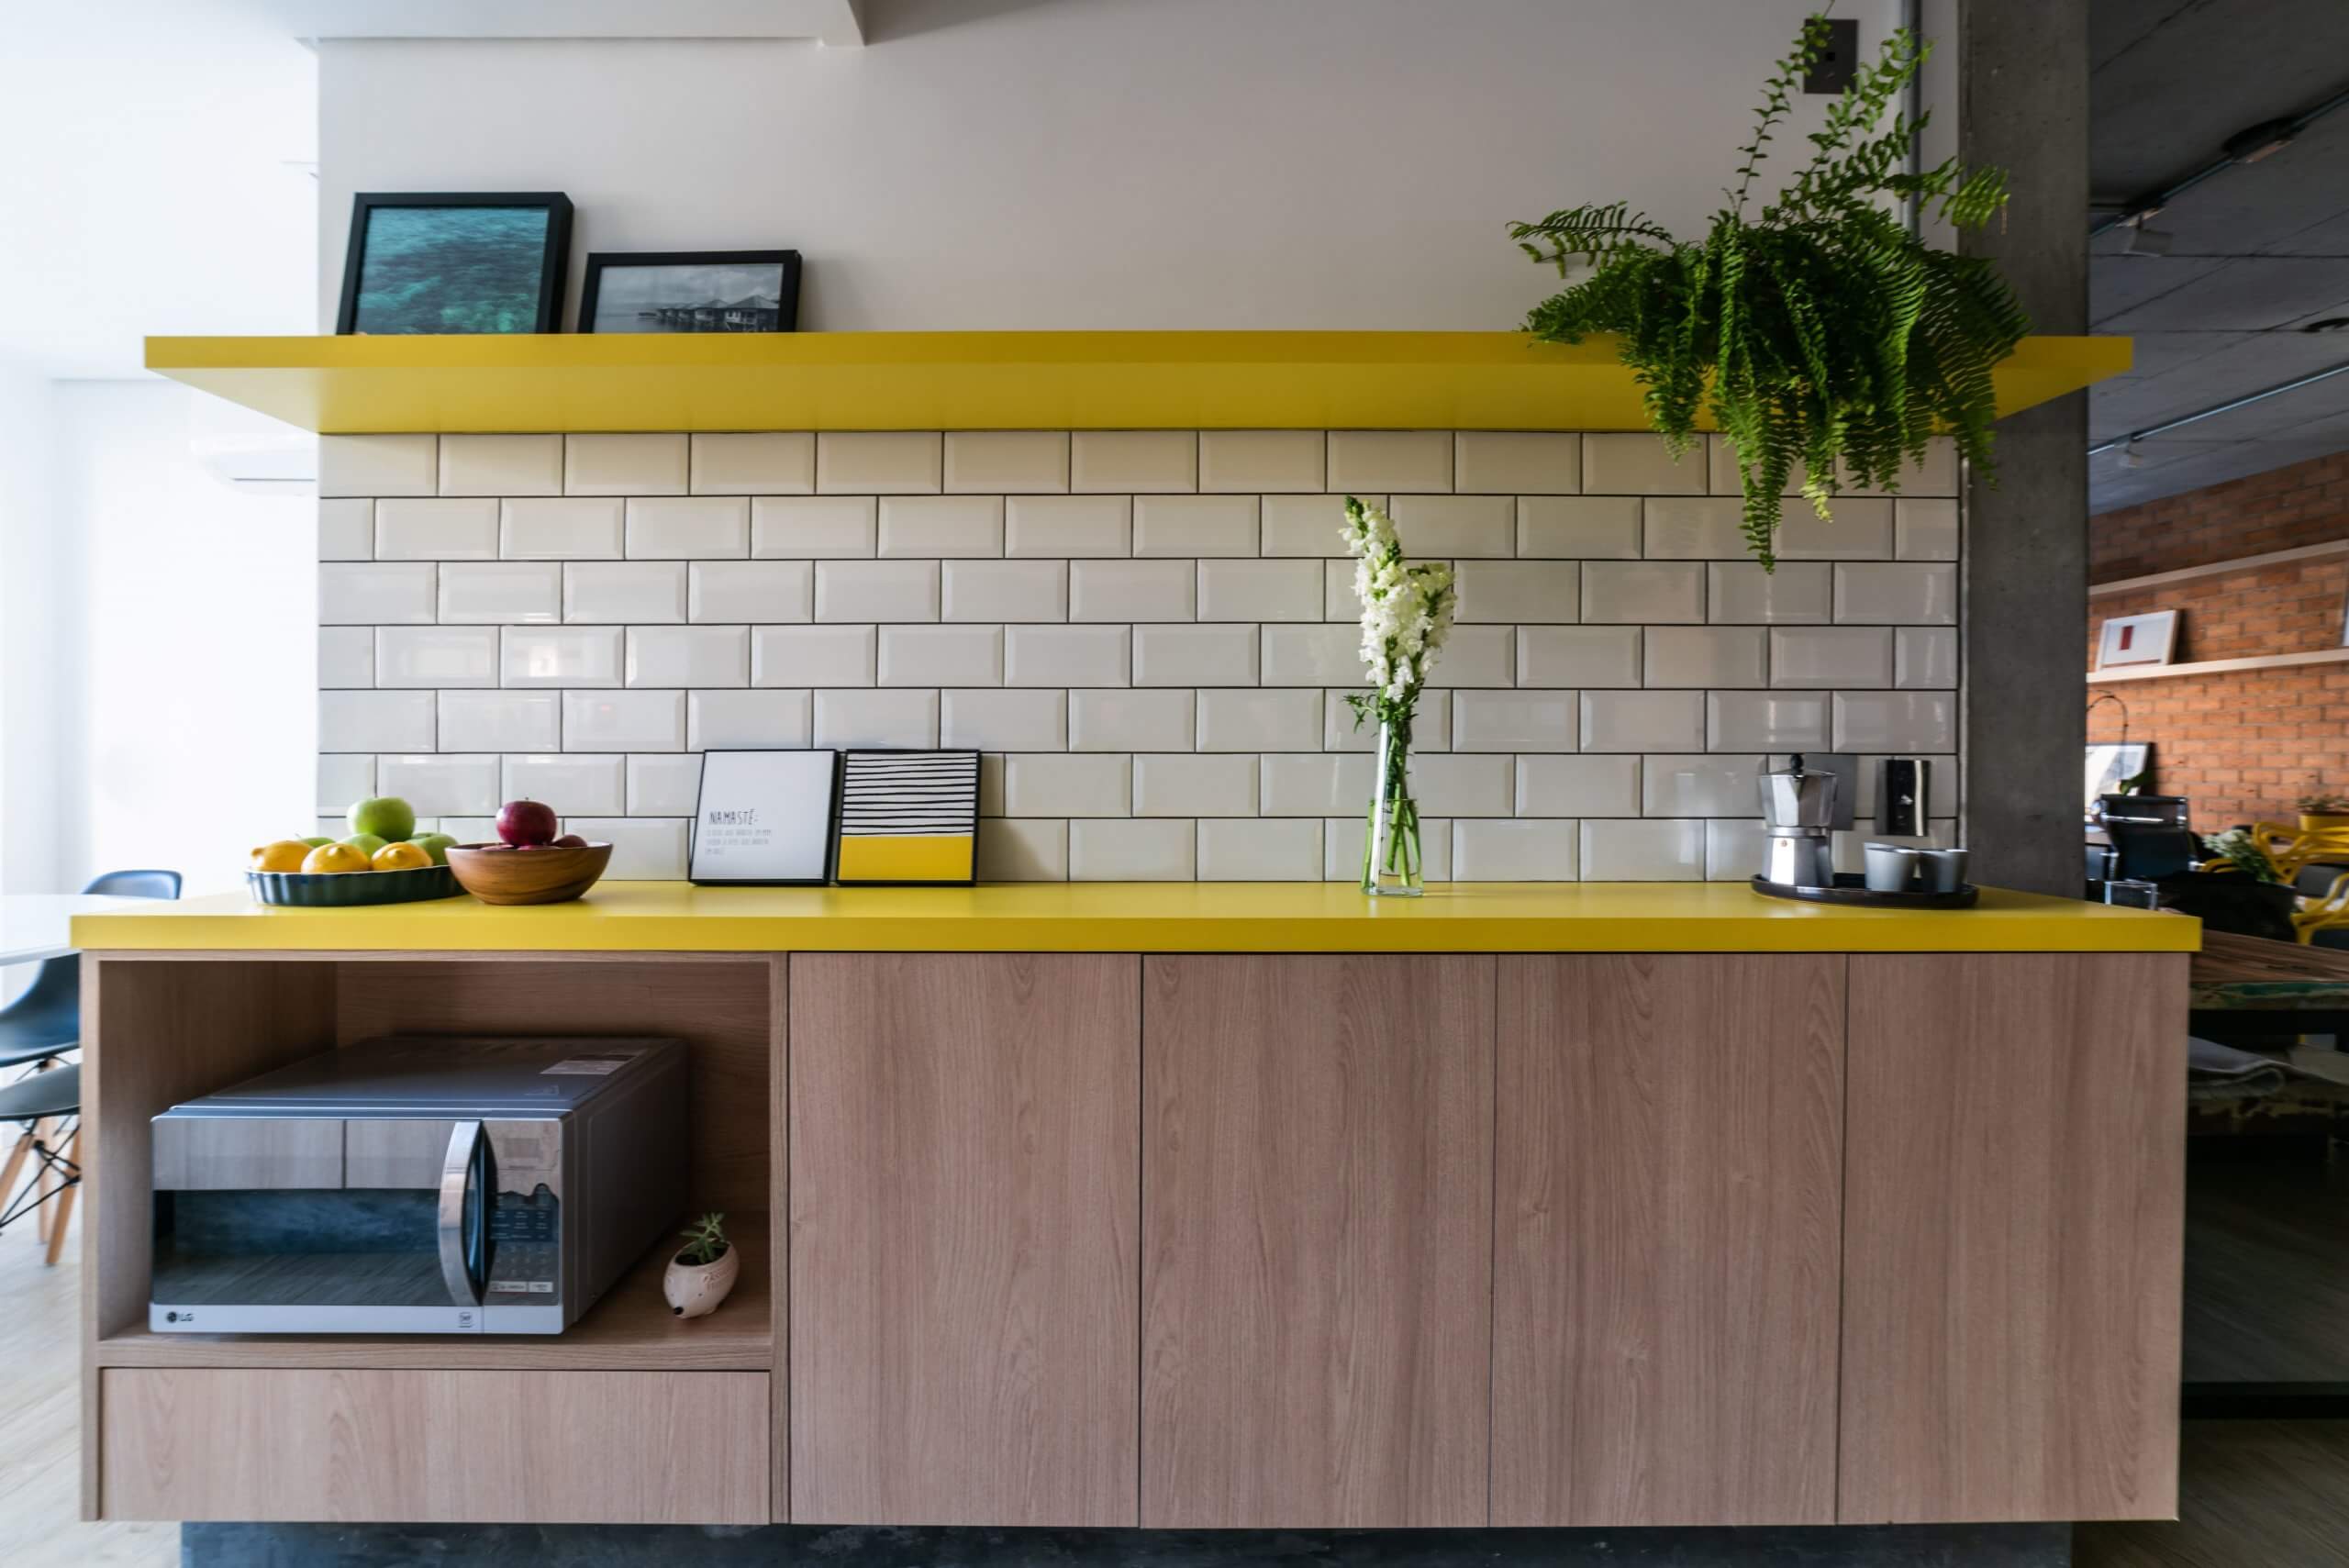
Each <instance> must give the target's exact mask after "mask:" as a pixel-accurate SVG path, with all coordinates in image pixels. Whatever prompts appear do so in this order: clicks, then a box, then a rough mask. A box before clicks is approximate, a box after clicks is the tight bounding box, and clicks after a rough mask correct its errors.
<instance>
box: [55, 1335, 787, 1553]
mask: <svg viewBox="0 0 2349 1568" xmlns="http://www.w3.org/2000/svg"><path fill="white" fill-rule="evenodd" d="M101 1377H102V1380H103V1381H102V1383H101V1385H100V1388H99V1410H100V1418H101V1422H102V1427H103V1429H102V1432H101V1433H100V1435H99V1438H98V1441H99V1444H100V1457H99V1466H100V1486H101V1491H100V1493H99V1507H100V1510H101V1517H103V1518H109V1519H251V1520H264V1519H304V1520H354V1521H358V1520H391V1521H402V1520H405V1521H416V1522H424V1523H460V1524H492V1523H540V1522H550V1523H552V1522H567V1523H584V1524H764V1523H765V1522H767V1520H768V1518H769V1517H770V1511H769V1507H768V1501H767V1483H768V1478H767V1433H768V1412H767V1376H766V1374H765V1373H756V1372H702V1373H651V1372H349V1371H346V1372H295V1371H287V1372H278V1371H266V1372H244V1371H210V1370H207V1371H180V1370H173V1371H160V1370H158V1371H150V1370H145V1369H135V1370H134V1369H113V1370H109V1371H107V1372H106V1373H102V1374H101Z"/></svg>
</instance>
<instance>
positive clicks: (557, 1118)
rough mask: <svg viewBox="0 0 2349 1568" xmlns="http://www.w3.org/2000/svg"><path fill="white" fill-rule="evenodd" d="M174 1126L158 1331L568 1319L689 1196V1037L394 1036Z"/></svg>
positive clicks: (169, 1122)
mask: <svg viewBox="0 0 2349 1568" xmlns="http://www.w3.org/2000/svg"><path fill="white" fill-rule="evenodd" d="M153 1140H154V1143H153V1152H154V1173H155V1182H154V1186H155V1200H154V1286H153V1291H152V1294H151V1296H150V1300H149V1305H148V1326H149V1327H150V1329H154V1330H156V1331H157V1332H159V1333H197V1334H205V1333H214V1334H217V1333H268V1334H340V1333H349V1334H559V1333H561V1332H562V1331H563V1329H567V1328H569V1327H570V1326H571V1325H572V1324H573V1323H574V1322H576V1321H577V1320H578V1318H579V1316H580V1315H581V1314H582V1313H584V1312H585V1311H586V1310H587V1308H588V1307H592V1306H593V1305H595V1302H596V1298H597V1297H598V1296H601V1295H602V1294H603V1293H604V1291H605V1290H606V1289H607V1288H608V1287H609V1286H610V1285H611V1284H612V1282H613V1281H614V1280H616V1279H618V1277H619V1276H620V1275H621V1274H622V1273H625V1272H626V1271H627V1269H628V1268H629V1265H630V1264H631V1263H633V1262H635V1261H636V1260H637V1259H638V1258H639V1257H640V1256H641V1255H642V1254H643V1252H644V1251H645V1250H646V1249H647V1248H648V1247H650V1246H651V1244H652V1243H653V1242H654V1241H655V1240H659V1239H660V1238H661V1237H662V1234H663V1233H664V1232H665V1231H666V1230H667V1229H668V1228H669V1227H670V1226H671V1225H672V1224H673V1223H674V1221H675V1220H676V1218H678V1216H679V1215H680V1214H681V1213H682V1211H683V1210H684V1207H685V1147H686V1146H685V1048H684V1047H683V1046H682V1045H680V1044H679V1043H678V1042H677V1041H675V1040H644V1039H596V1038H577V1037H573V1038H565V1039H530V1040H514V1039H497V1040H491V1039H477V1038H464V1037H450V1036H432V1037H425V1036H403V1037H393V1038H389V1039H384V1040H368V1041H365V1042H362V1043H361V1044H357V1045H352V1046H349V1047H346V1048H344V1049H342V1050H340V1051H326V1052H324V1053H322V1054H320V1055H317V1056H313V1057H310V1058H307V1059H306V1060H305V1061H302V1062H295V1063H294V1064H293V1065H292V1066H290V1067H284V1068H281V1069H279V1070H278V1071H277V1072H274V1073H265V1074H263V1075H262V1076H261V1077H258V1078H254V1079H251V1080H250V1081H248V1082H246V1083H242V1084H237V1085H236V1086H234V1087H233V1088H228V1089H224V1090H222V1091H221V1092H220V1093H218V1094H216V1095H205V1096H204V1097H203V1098H202V1099H198V1100H190V1101H188V1102H187V1103H186V1104H184V1105H178V1106H173V1107H172V1108H171V1109H169V1110H167V1111H165V1112H164V1113H163V1114H162V1115H161V1116H159V1117H157V1118H154V1122H153Z"/></svg>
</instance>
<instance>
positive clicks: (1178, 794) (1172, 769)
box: [1134, 751, 1256, 817]
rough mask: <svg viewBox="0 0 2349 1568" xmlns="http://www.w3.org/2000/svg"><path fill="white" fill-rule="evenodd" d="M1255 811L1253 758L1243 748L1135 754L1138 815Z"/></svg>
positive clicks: (1250, 814)
mask: <svg viewBox="0 0 2349 1568" xmlns="http://www.w3.org/2000/svg"><path fill="white" fill-rule="evenodd" d="M1255 814H1256V759H1255V758H1253V757H1252V756H1249V755H1247V754H1246V753H1244V752H1236V751H1175V752H1157V753H1150V752H1146V753H1143V754H1141V755H1140V756H1137V757H1135V758H1134V815H1135V816H1137V817H1253V816H1254V815H1255Z"/></svg>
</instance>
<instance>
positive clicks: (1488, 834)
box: [1452, 817, 1581, 882]
mask: <svg viewBox="0 0 2349 1568" xmlns="http://www.w3.org/2000/svg"><path fill="white" fill-rule="evenodd" d="M1576 827H1577V824H1575V822H1572V821H1561V820H1556V819H1550V820H1542V819H1537V818H1533V817H1527V818H1524V819H1521V820H1518V821H1506V820H1504V821H1477V820H1470V821H1461V822H1454V823H1453V825H1452V875H1453V879H1454V880H1455V881H1459V882H1572V881H1574V880H1575V876H1576V874H1577V873H1576V868H1577V866H1578V865H1579V864H1580V860H1581V857H1580V852H1579V850H1578V847H1577V844H1576V841H1575V840H1576V834H1575V828H1576Z"/></svg>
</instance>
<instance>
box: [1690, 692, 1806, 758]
mask: <svg viewBox="0 0 2349 1568" xmlns="http://www.w3.org/2000/svg"><path fill="white" fill-rule="evenodd" d="M1706 697H1707V714H1706V731H1705V732H1706V740H1705V746H1706V749H1707V750H1708V751H1811V750H1814V749H1817V748H1820V747H1823V746H1825V745H1826V744H1827V742H1828V722H1827V717H1828V716H1827V695H1826V694H1825V693H1824V692H1710V693H1708V694H1706Z"/></svg>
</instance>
